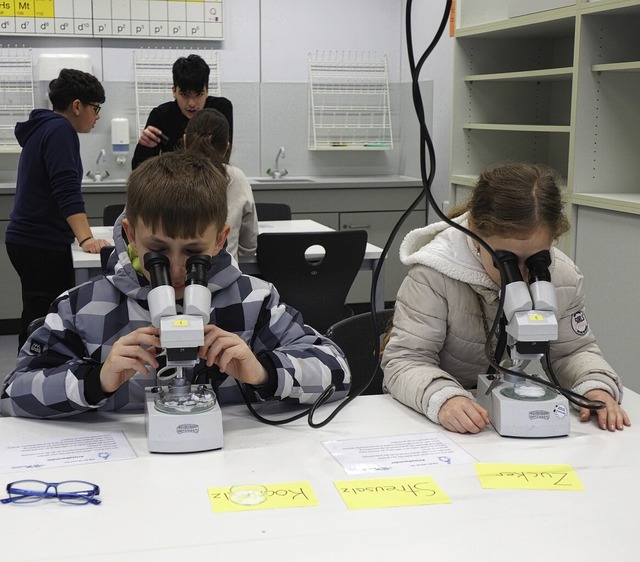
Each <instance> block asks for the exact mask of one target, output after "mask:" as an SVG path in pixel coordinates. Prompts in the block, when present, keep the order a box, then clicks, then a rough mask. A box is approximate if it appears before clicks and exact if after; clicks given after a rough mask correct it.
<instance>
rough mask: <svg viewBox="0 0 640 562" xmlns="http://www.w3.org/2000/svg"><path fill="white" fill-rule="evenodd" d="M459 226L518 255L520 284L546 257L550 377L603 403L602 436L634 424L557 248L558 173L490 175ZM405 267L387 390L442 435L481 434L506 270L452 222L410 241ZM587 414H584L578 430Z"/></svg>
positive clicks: (403, 251)
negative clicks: (484, 380) (481, 394)
mask: <svg viewBox="0 0 640 562" xmlns="http://www.w3.org/2000/svg"><path fill="white" fill-rule="evenodd" d="M454 220H455V221H456V222H458V223H460V224H462V225H463V226H465V227H466V228H468V229H469V230H471V231H473V232H474V233H475V234H477V235H478V236H479V237H480V238H481V239H482V240H483V241H484V242H486V243H487V244H488V245H489V246H490V247H491V248H492V249H493V250H505V251H509V252H512V253H514V254H515V255H516V256H517V258H518V263H519V268H520V269H521V271H522V274H523V279H527V270H526V266H525V260H526V259H527V258H528V257H529V256H531V255H533V254H535V253H537V252H540V251H543V250H549V251H550V254H551V265H550V267H549V271H550V273H551V282H552V283H553V285H554V286H555V288H556V297H557V303H558V312H557V320H558V339H557V340H555V341H552V342H551V345H550V360H551V363H552V366H553V370H554V372H555V373H556V375H557V378H558V380H559V382H560V384H561V385H562V386H563V387H565V388H569V389H571V390H573V391H574V392H576V393H579V394H582V395H584V396H585V397H586V398H588V399H590V400H600V401H602V402H604V404H605V407H604V408H602V409H600V410H597V411H596V418H597V423H598V424H599V426H600V427H601V428H602V429H608V430H610V431H615V430H616V429H618V430H621V429H622V428H623V427H624V426H625V425H627V426H628V425H630V421H629V417H628V416H627V414H626V413H625V411H624V410H623V409H622V408H621V407H620V402H621V400H622V383H621V382H620V379H619V377H618V375H617V374H616V373H615V372H614V370H613V369H612V367H611V366H610V365H609V364H608V363H607V361H606V360H605V359H604V357H603V356H602V353H601V351H600V349H599V347H598V345H597V344H596V341H595V336H594V335H593V333H592V332H591V330H590V329H589V324H588V321H587V318H586V315H585V311H584V291H583V276H582V273H581V272H580V270H579V269H578V268H577V267H576V265H575V264H574V263H573V262H572V261H571V260H570V259H569V257H567V256H566V255H565V254H563V253H562V252H561V251H560V250H558V249H557V248H555V247H553V246H552V245H553V243H554V241H555V240H556V239H557V238H558V237H560V236H561V235H563V234H565V233H566V232H567V231H568V230H569V221H568V220H567V218H566V216H565V214H564V209H563V202H562V193H561V189H560V188H559V187H558V183H557V181H556V175H555V173H554V172H553V171H551V170H549V169H547V168H544V167H542V166H538V165H531V164H507V165H501V166H497V167H495V168H492V169H490V170H486V171H485V172H483V173H482V174H481V175H480V178H479V180H478V183H477V185H476V187H475V188H474V190H473V193H472V195H471V197H470V199H469V201H468V203H467V204H466V206H465V208H464V209H461V210H460V214H458V216H457V218H455V219H454ZM400 259H401V260H402V262H403V263H404V264H405V265H409V266H410V269H409V273H408V275H407V277H406V278H405V280H404V281H403V283H402V286H401V287H400V290H399V292H398V295H397V299H396V306H395V314H394V319H393V328H392V330H391V332H390V334H389V339H388V342H387V344H386V346H385V350H384V355H383V360H382V365H383V369H384V385H385V387H386V389H387V390H388V391H389V392H390V393H391V394H392V395H393V396H394V397H395V398H396V399H397V400H399V401H400V402H403V403H404V404H406V405H408V406H410V407H412V408H414V409H415V410H417V411H419V412H422V413H424V414H425V415H426V416H427V417H428V418H429V419H430V420H431V421H433V422H436V423H440V424H442V425H443V426H444V427H445V428H446V429H448V430H450V431H456V432H460V433H477V432H479V431H480V430H482V429H483V428H484V427H485V426H486V425H487V424H488V423H489V417H488V413H487V411H486V410H485V409H484V408H482V407H481V406H480V405H479V404H478V403H477V402H476V401H475V400H474V398H473V394H472V393H471V392H469V391H470V390H472V389H474V388H475V386H476V384H477V377H478V375H479V374H481V373H486V372H487V369H488V368H489V363H488V360H487V359H486V357H485V353H484V347H485V342H486V341H487V336H488V334H489V329H490V327H491V325H492V324H493V321H494V318H495V315H496V311H497V304H498V300H499V290H500V271H499V270H498V269H496V267H495V266H494V265H493V263H492V257H491V255H490V254H489V252H488V251H487V250H486V249H485V248H483V247H482V246H481V245H480V244H479V243H478V242H476V241H475V240H473V239H472V238H471V237H469V236H467V235H466V234H464V233H463V232H461V231H459V230H457V229H456V228H454V227H452V226H450V225H449V224H447V223H446V222H439V223H435V224H431V225H429V226H426V227H424V228H419V229H416V230H414V231H412V232H410V233H409V234H408V235H407V236H406V238H405V240H404V241H403V243H402V246H401V248H400ZM591 415H592V412H591V411H590V410H589V409H587V408H581V409H580V419H581V420H582V421H587V420H589V418H590V417H591Z"/></svg>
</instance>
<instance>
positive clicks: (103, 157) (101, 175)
mask: <svg viewBox="0 0 640 562" xmlns="http://www.w3.org/2000/svg"><path fill="white" fill-rule="evenodd" d="M106 161H107V151H106V150H105V149H104V148H101V149H100V152H98V157H97V158H96V166H99V165H100V162H106ZM109 175H110V174H109V172H107V170H105V171H104V172H100V171H95V172H92V171H91V170H89V171H88V172H87V177H88V178H90V179H92V180H93V181H102V180H104V179H107V178H108V177H109Z"/></svg>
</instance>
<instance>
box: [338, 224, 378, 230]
mask: <svg viewBox="0 0 640 562" xmlns="http://www.w3.org/2000/svg"><path fill="white" fill-rule="evenodd" d="M369 228H371V225H370V224H343V225H342V230H349V229H357V230H367V229H369Z"/></svg>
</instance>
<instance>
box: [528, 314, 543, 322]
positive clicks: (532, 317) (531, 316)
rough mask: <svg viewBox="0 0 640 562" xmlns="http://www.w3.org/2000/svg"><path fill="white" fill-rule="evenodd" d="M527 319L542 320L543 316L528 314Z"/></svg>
mask: <svg viewBox="0 0 640 562" xmlns="http://www.w3.org/2000/svg"><path fill="white" fill-rule="evenodd" d="M529 320H531V322H542V321H543V320H544V316H543V315H542V314H529Z"/></svg>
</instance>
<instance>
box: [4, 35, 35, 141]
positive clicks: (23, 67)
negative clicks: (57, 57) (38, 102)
mask: <svg viewBox="0 0 640 562" xmlns="http://www.w3.org/2000/svg"><path fill="white" fill-rule="evenodd" d="M33 108H34V93H33V60H32V56H31V49H29V48H26V47H4V46H0V153H16V152H20V150H21V148H20V145H19V144H18V141H17V140H16V138H15V136H14V133H13V130H14V128H15V126H16V123H17V122H18V121H26V120H27V119H28V118H29V113H30V112H31V111H32V110H33Z"/></svg>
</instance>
